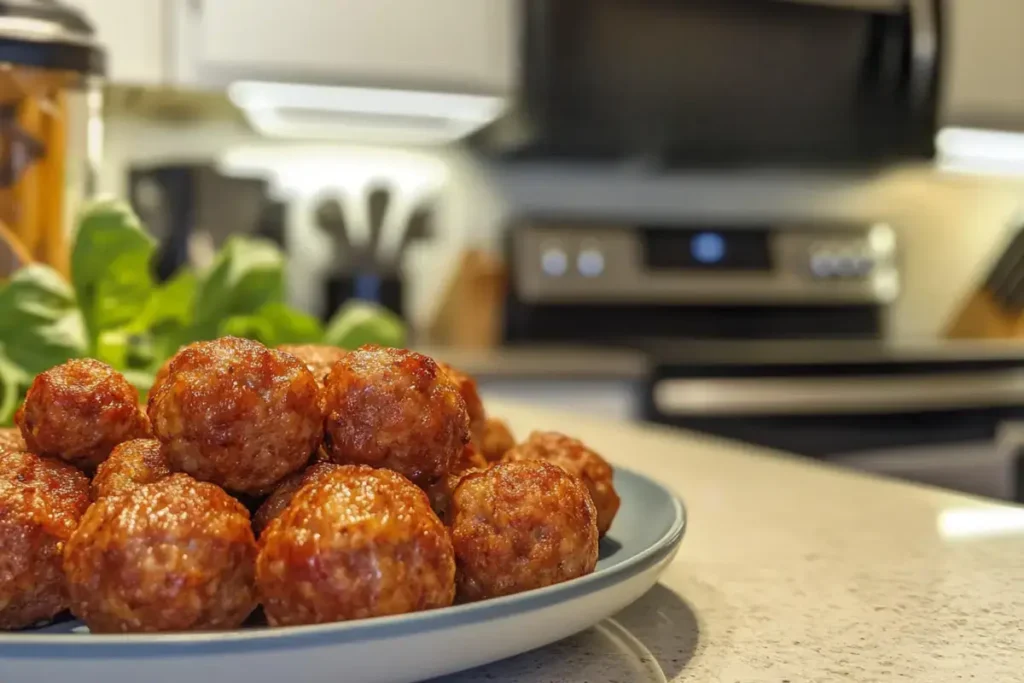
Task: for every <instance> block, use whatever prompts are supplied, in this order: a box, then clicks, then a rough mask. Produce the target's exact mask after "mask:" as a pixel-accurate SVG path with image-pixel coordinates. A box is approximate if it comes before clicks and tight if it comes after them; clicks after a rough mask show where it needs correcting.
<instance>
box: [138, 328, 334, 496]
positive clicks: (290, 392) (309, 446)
mask: <svg viewBox="0 0 1024 683" xmlns="http://www.w3.org/2000/svg"><path fill="white" fill-rule="evenodd" d="M149 417H150V419H151V420H152V421H153V431H154V432H155V434H156V437H157V438H158V439H159V440H160V441H161V442H162V443H163V445H164V451H165V452H166V454H167V458H168V461H169V462H170V464H171V468H172V469H173V470H175V471H180V472H186V473H188V474H191V475H192V476H194V477H196V478H197V479H200V480H203V481H209V482H212V483H214V484H218V485H220V486H223V487H224V488H226V489H229V490H231V491H235V492H238V493H245V494H251V495H261V494H263V493H266V492H267V491H270V490H271V489H273V488H274V485H275V484H277V483H278V482H279V481H281V480H282V479H284V478H285V477H286V476H288V475H289V474H291V473H292V472H295V471H296V470H298V469H299V468H301V467H302V466H303V465H305V464H306V462H307V461H308V460H309V457H310V455H311V454H312V453H313V451H315V450H316V448H317V447H318V446H319V445H320V440H321V438H322V430H323V426H322V420H323V413H322V410H321V406H320V389H319V386H318V385H317V382H316V379H315V378H314V377H313V374H312V373H311V372H310V371H309V370H308V369H307V368H306V367H305V366H304V365H303V364H302V363H300V362H299V361H298V360H297V359H296V358H295V357H294V356H292V355H290V354H287V353H284V352H281V351H272V350H270V349H268V348H266V347H265V346H263V345H262V344H260V343H258V342H254V341H249V340H246V339H238V338H236V337H223V338H221V339H217V340H215V341H209V342H198V343H195V344H190V345H189V346H186V347H185V348H183V349H182V350H181V351H179V352H178V354H177V355H176V356H174V358H173V359H172V360H171V362H170V364H169V366H168V368H167V373H166V375H165V376H164V377H163V379H162V380H161V381H160V382H158V383H157V384H156V385H155V386H154V388H153V391H152V392H151V393H150V397H149Z"/></svg>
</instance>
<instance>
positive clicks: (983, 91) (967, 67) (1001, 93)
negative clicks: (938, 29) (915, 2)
mask: <svg viewBox="0 0 1024 683" xmlns="http://www.w3.org/2000/svg"><path fill="white" fill-rule="evenodd" d="M947 7H948V10H949V20H948V21H947V22H946V26H947V30H948V33H947V36H946V46H947V49H948V52H947V58H946V63H945V69H946V79H945V88H944V100H945V102H944V104H945V106H944V117H943V118H944V123H945V124H946V125H966V126H976V127H989V128H1008V129H1016V130H1024V39H1022V38H1021V36H1022V35H1024V0H951V2H949V3H948V4H947Z"/></svg>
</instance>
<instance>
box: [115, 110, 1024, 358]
mask: <svg viewBox="0 0 1024 683" xmlns="http://www.w3.org/2000/svg"><path fill="white" fill-rule="evenodd" d="M228 152H231V154H229V155H228V157H229V158H233V159H234V160H235V161H236V163H237V164H238V165H240V166H245V165H246V164H248V165H250V166H254V167H255V166H260V165H262V166H266V167H274V168H277V169H279V173H280V175H281V177H282V178H285V182H283V183H282V184H283V185H284V186H286V187H287V188H288V189H289V190H290V191H291V192H292V193H293V195H294V196H296V197H298V198H299V200H298V202H297V204H296V206H295V207H293V211H292V214H293V216H294V220H293V221H292V227H293V230H292V232H291V234H290V237H289V241H290V245H291V247H292V248H293V250H294V253H295V254H296V260H301V263H298V264H293V267H292V278H291V280H292V281H291V287H292V294H293V297H294V298H295V300H296V303H298V304H299V305H303V306H306V307H309V308H310V309H312V310H315V307H316V306H317V304H318V301H319V300H318V296H317V293H318V288H317V287H316V285H315V283H316V282H317V281H318V278H319V274H320V273H322V272H323V271H324V269H325V268H328V267H329V266H330V262H331V256H330V254H329V252H328V251H327V250H326V248H325V245H326V242H325V241H323V240H322V238H320V237H319V235H318V234H317V233H316V231H315V230H314V229H313V227H312V224H311V223H310V222H309V219H308V211H306V210H305V209H306V207H308V204H309V200H310V198H311V197H313V196H315V195H316V194H317V193H318V192H320V191H321V190H322V189H323V188H324V187H325V186H328V185H331V184H337V185H341V186H342V187H343V188H345V189H347V190H348V191H349V192H350V193H353V192H356V193H357V192H360V191H361V190H362V188H364V187H365V185H366V184H367V183H368V182H370V181H371V179H373V178H377V177H390V178H393V179H394V180H395V181H396V182H398V183H399V185H400V186H402V187H403V188H404V190H403V191H402V193H401V196H400V197H399V198H398V200H397V201H396V211H397V215H401V214H403V213H405V212H407V211H408V210H409V209H410V207H411V204H412V203H413V202H415V201H416V200H417V198H419V197H422V196H426V195H430V196H436V197H437V211H438V215H437V226H438V230H437V232H438V233H439V239H438V240H436V242H434V243H433V244H431V245H428V246H425V247H423V248H419V249H417V250H414V251H413V252H412V253H411V254H410V259H409V268H408V272H409V285H410V286H409V290H410V292H409V300H408V304H409V308H410V312H411V316H412V319H413V322H414V323H415V324H416V325H418V326H423V325H426V324H428V323H429V320H430V318H431V317H432V315H433V310H434V307H435V306H436V304H437V300H438V297H439V296H440V295H441V294H442V292H443V291H444V289H445V286H446V284H447V278H449V277H450V276H451V275H452V272H451V271H452V268H453V267H454V265H455V263H457V258H458V255H459V252H460V251H461V249H463V248H464V247H466V246H467V245H472V246H483V247H490V248H497V247H498V244H499V241H498V236H499V229H500V226H501V224H502V223H503V221H504V218H505V217H506V216H508V215H510V214H511V213H515V212H517V211H524V210H528V209H531V208H532V209H540V208H544V207H548V208H561V209H567V208H572V207H576V208H578V209H579V210H590V211H598V210H600V211H605V212H610V213H615V212H619V213H621V214H623V215H633V216H649V217H658V216H672V215H678V214H679V212H680V210H681V209H685V212H686V213H687V214H688V215H694V216H713V217H721V218H726V217H742V216H756V217H759V218H763V217H764V216H766V215H767V216H775V217H779V218H786V217H789V218H811V217H821V218H849V219H854V220H887V221H890V222H891V223H892V224H893V225H894V226H895V227H896V228H897V230H898V232H899V236H900V241H901V245H902V258H903V267H904V280H903V293H902V296H901V298H900V300H899V301H898V302H897V303H896V304H895V305H894V306H893V307H892V309H891V312H890V316H889V331H890V334H891V335H892V336H893V337H895V338H897V339H913V338H921V337H932V336H935V335H939V334H941V332H942V330H943V328H944V326H945V325H946V324H947V322H948V320H949V318H950V316H951V315H952V314H953V312H954V311H955V309H956V307H957V306H958V305H959V303H960V301H961V300H962V299H963V297H964V296H966V294H967V293H968V291H969V290H970V288H971V287H972V286H973V284H974V282H975V281H976V280H977V279H978V278H980V277H982V276H983V275H984V273H985V271H986V269H987V265H988V263H989V262H990V260H991V259H992V258H994V253H993V252H995V251H997V250H998V248H999V246H1000V245H1001V244H1002V243H1003V241H1004V240H1005V239H1006V234H1007V229H1008V221H1009V220H1010V218H1011V217H1012V215H1013V214H1014V212H1015V211H1018V210H1020V208H1021V207H1022V206H1024V180H1020V179H1018V180H1005V179H997V178H992V177H982V176H966V175H950V174H940V173H937V172H935V171H932V170H930V169H924V168H909V169H898V170H892V171H890V172H887V173H884V174H879V175H877V176H873V177H862V176H848V177H838V176H831V177H822V176H806V175H803V176H802V175H795V174H786V173H744V172H730V173H717V174H700V175H677V176H668V177H661V178H659V179H657V180H653V181H652V180H651V179H650V177H649V176H647V175H646V174H643V173H640V172H636V171H621V172H612V173H608V172H599V171H595V170H593V169H586V168H575V169H574V168H568V167H560V168H553V167H550V166H549V167H544V168H540V167H533V168H528V169H525V170H518V171H516V172H508V171H497V170H495V169H485V168H481V167H480V166H478V165H477V164H476V163H475V162H474V161H472V160H471V159H470V158H469V157H468V156H467V155H465V154H464V153H461V152H459V151H457V150H451V149H449V150H443V151H430V150H419V151H417V150H411V149H389V148H379V147H374V148H368V147H357V146H332V147H325V146H318V147H310V146H308V145H307V146H301V147H295V146H282V145H268V144H267V143H266V142H265V141H262V140H260V139H259V138H257V137H256V136H255V135H253V134H252V133H251V132H249V131H248V130H247V129H246V128H245V127H244V126H243V125H242V124H240V123H237V122H231V121H219V122H209V123H203V124H167V123H163V124H154V123H151V122H147V121H142V120H139V119H135V118H133V117H130V116H119V117H114V118H112V119H110V120H109V121H108V125H107V133H106V148H105V153H106V156H105V164H104V169H103V173H102V176H101V186H102V187H103V188H104V189H106V190H108V191H113V192H116V193H120V194H123V193H124V192H125V188H124V177H125V170H126V168H127V165H128V164H129V163H131V162H137V161H145V162H156V161H164V162H170V161H186V160H210V159H215V158H219V157H222V156H224V155H225V154H226V153H228ZM356 229H357V230H361V229H362V228H361V227H359V226H357V228H356Z"/></svg>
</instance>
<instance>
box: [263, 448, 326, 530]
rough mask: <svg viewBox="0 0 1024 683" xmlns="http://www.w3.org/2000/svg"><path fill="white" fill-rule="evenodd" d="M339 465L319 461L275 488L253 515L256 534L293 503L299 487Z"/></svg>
mask: <svg viewBox="0 0 1024 683" xmlns="http://www.w3.org/2000/svg"><path fill="white" fill-rule="evenodd" d="M339 467H341V465H335V464H334V463H332V462H317V463H314V464H312V465H310V466H309V467H307V468H306V469H304V470H303V471H301V472H296V473H295V474H293V475H291V476H289V477H287V478H286V479H285V480H284V481H282V482H281V484H280V485H279V486H278V487H277V488H276V489H274V492H273V493H271V494H270V497H269V498H267V499H266V500H265V501H263V504H262V505H260V507H259V509H258V510H257V511H256V514H255V515H253V518H252V529H253V531H255V532H256V535H257V536H259V535H260V534H262V533H263V530H264V529H266V528H267V525H269V524H270V522H272V521H273V520H275V519H277V517H279V516H280V515H281V513H282V512H284V509H285V508H286V507H288V505H290V504H291V502H292V498H294V497H295V494H296V493H298V492H299V489H301V488H302V487H303V486H305V485H306V484H308V483H309V482H311V481H316V480H317V479H319V478H320V477H322V476H323V475H325V474H327V473H328V472H331V471H333V470H335V469H337V468H339Z"/></svg>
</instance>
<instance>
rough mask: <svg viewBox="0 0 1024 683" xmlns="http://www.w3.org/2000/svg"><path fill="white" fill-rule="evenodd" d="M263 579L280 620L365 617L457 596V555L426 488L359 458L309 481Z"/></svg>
mask: <svg viewBox="0 0 1024 683" xmlns="http://www.w3.org/2000/svg"><path fill="white" fill-rule="evenodd" d="M256 583H257V586H258V587H259V592H260V598H261V600H262V602H263V610H264V612H265V613H266V616H267V621H268V622H269V623H270V624H271V625H275V626H283V625H291V624H315V623H324V622H330V621H343V620H346V619H362V618H365V617H374V616H383V615H387V614H404V613H406V612H415V611H418V610H426V609H433V608H436V607H445V606H447V605H450V604H451V602H452V598H453V597H454V593H455V560H454V557H453V555H452V545H451V541H450V540H449V539H448V534H447V533H446V532H445V529H444V526H443V525H442V524H441V522H440V520H438V518H437V517H436V516H435V515H434V513H433V512H431V510H430V503H429V502H428V501H427V496H426V494H425V493H423V491H422V490H420V489H419V488H417V487H416V486H414V485H413V484H412V483H411V482H410V481H409V480H407V479H405V478H404V477H402V476H401V475H400V474H397V473H395V472H392V471H390V470H382V469H372V468H370V467H365V466H355V465H349V466H345V467H339V468H336V469H334V470H332V471H331V472H329V473H327V474H324V475H322V476H321V477H319V478H318V479H316V480H315V481H313V482H311V483H310V484H309V485H307V486H305V487H303V488H301V489H300V490H299V492H298V493H297V494H296V495H295V497H294V498H293V499H292V502H291V504H290V505H289V506H288V507H287V508H286V509H285V511H284V512H283V513H282V514H281V515H280V516H279V517H278V518H277V519H275V520H274V521H272V522H271V523H270V526H268V527H267V529H266V530H265V531H264V532H263V536H262V537H261V538H260V554H259V558H258V559H257V562H256Z"/></svg>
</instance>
